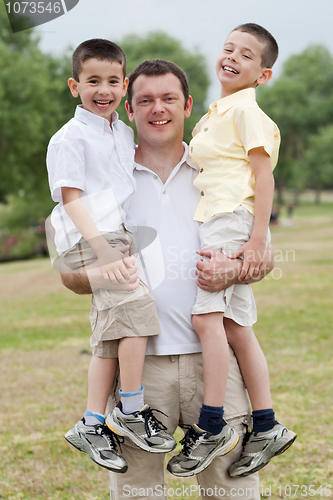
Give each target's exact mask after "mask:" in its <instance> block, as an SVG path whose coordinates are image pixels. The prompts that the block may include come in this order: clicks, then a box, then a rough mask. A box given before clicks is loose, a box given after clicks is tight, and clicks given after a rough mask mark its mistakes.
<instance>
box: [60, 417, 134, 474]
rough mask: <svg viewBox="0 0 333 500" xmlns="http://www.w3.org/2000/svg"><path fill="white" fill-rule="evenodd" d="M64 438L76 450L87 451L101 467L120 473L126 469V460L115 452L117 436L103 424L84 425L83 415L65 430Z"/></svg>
mask: <svg viewBox="0 0 333 500" xmlns="http://www.w3.org/2000/svg"><path fill="white" fill-rule="evenodd" d="M65 439H67V441H68V442H69V443H70V444H71V445H73V446H74V447H75V448H77V449H78V450H80V451H83V452H85V453H87V454H88V455H89V457H90V458H91V460H93V461H94V462H95V463H96V464H98V465H100V466H101V467H105V468H106V469H109V470H112V471H113V472H121V473H124V472H126V471H127V469H128V466H127V462H126V460H125V459H124V458H123V457H121V456H120V455H118V453H117V444H116V441H117V442H118V444H119V440H118V438H117V436H115V435H114V434H113V433H112V432H111V431H110V429H108V428H107V427H106V426H105V425H102V424H97V425H86V424H85V419H84V417H83V419H82V420H80V421H79V422H78V423H77V424H75V425H74V427H73V428H72V429H70V430H69V431H68V432H67V434H66V436H65Z"/></svg>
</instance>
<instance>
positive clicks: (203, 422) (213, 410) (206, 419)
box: [198, 405, 225, 435]
mask: <svg viewBox="0 0 333 500" xmlns="http://www.w3.org/2000/svg"><path fill="white" fill-rule="evenodd" d="M223 413H224V410H223V406H208V405H202V407H201V410H200V417H199V422H198V426H199V427H200V429H202V430H203V431H207V432H210V433H211V434H214V435H216V434H219V433H220V432H221V430H222V427H223V426H224V425H225V422H224V420H223Z"/></svg>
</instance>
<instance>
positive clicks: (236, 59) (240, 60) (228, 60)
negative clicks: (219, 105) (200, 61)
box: [215, 31, 272, 97]
mask: <svg viewBox="0 0 333 500" xmlns="http://www.w3.org/2000/svg"><path fill="white" fill-rule="evenodd" d="M263 50H264V44H263V43H262V42H260V41H259V40H258V39H257V38H256V37H254V36H253V35H250V34H249V33H245V32H242V31H233V32H231V33H230V35H229V36H228V38H227V41H226V42H225V44H224V47H223V49H222V51H221V53H220V54H219V56H218V58H217V61H216V65H215V69H216V74H217V77H218V79H219V80H220V82H221V85H222V93H221V97H226V96H228V95H231V94H233V93H235V92H238V91H239V90H243V89H247V88H255V87H256V86H257V85H262V84H264V83H267V82H268V81H269V79H270V78H271V76H272V70H271V69H270V68H264V67H262V66H261V60H262V53H263Z"/></svg>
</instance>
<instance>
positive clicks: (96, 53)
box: [72, 38, 126, 82]
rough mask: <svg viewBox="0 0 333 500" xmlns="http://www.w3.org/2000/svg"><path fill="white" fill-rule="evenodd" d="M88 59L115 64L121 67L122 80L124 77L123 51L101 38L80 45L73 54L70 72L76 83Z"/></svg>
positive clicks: (124, 62)
mask: <svg viewBox="0 0 333 500" xmlns="http://www.w3.org/2000/svg"><path fill="white" fill-rule="evenodd" d="M88 59H98V60H99V61H110V62H117V63H119V64H121V65H122V67H123V74H124V78H125V76H126V56H125V53H124V51H123V50H122V49H121V48H120V47H119V46H118V45H117V44H115V43H113V42H110V40H103V39H102V38H92V39H91V40H86V41H85V42H82V43H80V45H79V46H78V47H76V49H75V50H74V52H73V56H72V70H73V78H74V80H76V81H77V82H78V81H79V78H80V73H81V71H82V64H83V63H84V62H85V61H87V60H88Z"/></svg>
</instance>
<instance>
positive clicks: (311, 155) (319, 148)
mask: <svg viewBox="0 0 333 500" xmlns="http://www.w3.org/2000/svg"><path fill="white" fill-rule="evenodd" d="M332 144H333V125H327V126H326V127H322V128H321V129H319V131H318V133H317V134H315V135H312V136H310V137H309V144H308V148H307V150H306V153H305V158H304V164H305V165H306V167H307V169H306V171H307V173H308V184H309V185H311V186H312V187H313V188H314V189H315V190H316V203H319V202H320V191H321V190H322V189H324V188H325V187H326V188H329V187H331V186H332V184H333V148H332Z"/></svg>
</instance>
